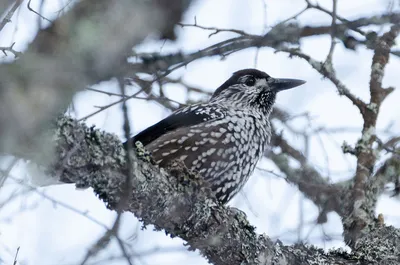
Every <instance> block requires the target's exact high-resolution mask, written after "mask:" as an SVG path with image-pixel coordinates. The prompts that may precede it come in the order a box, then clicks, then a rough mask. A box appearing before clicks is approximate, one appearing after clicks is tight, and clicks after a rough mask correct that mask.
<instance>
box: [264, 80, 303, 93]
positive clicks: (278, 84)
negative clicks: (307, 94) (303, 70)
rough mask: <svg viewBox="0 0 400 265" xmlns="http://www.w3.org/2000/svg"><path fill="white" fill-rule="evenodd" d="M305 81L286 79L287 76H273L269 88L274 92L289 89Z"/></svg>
mask: <svg viewBox="0 0 400 265" xmlns="http://www.w3.org/2000/svg"><path fill="white" fill-rule="evenodd" d="M305 82H306V81H304V80H299V79H288V78H274V79H273V81H272V82H271V88H272V90H273V91H275V92H279V91H282V90H286V89H290V88H293V87H297V86H301V85H302V84H304V83H305Z"/></svg>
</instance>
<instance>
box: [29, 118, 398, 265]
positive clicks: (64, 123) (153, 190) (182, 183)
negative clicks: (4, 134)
mask: <svg viewBox="0 0 400 265" xmlns="http://www.w3.org/2000/svg"><path fill="white" fill-rule="evenodd" d="M55 128H56V129H55V136H54V137H53V139H55V143H56V146H57V147H56V149H55V153H54V160H53V161H54V163H53V164H52V165H51V166H48V173H49V174H51V175H52V176H54V177H56V178H58V179H59V180H62V181H65V182H75V183H76V185H77V186H79V187H92V188H93V189H94V192H95V193H96V194H97V196H98V197H99V198H100V199H102V200H103V201H104V202H105V203H106V204H107V206H108V208H110V209H112V210H113V209H115V207H116V206H117V205H118V203H119V200H120V198H121V193H122V190H123V189H124V187H123V185H124V183H126V181H125V176H126V175H125V174H126V172H127V170H126V169H127V167H126V160H125V157H126V154H125V150H124V149H123V147H122V145H121V142H120V141H119V139H118V138H117V137H116V136H114V135H112V134H109V133H106V132H102V131H100V130H97V129H94V128H88V127H87V126H86V125H85V124H83V123H78V122H76V121H74V120H72V119H70V118H68V117H61V118H60V119H59V120H58V123H57V125H56V126H55ZM143 151H144V150H140V149H139V151H138V153H137V155H132V159H133V161H134V163H133V164H134V165H133V175H132V176H131V183H132V189H131V190H132V193H131V196H130V197H129V201H128V203H124V205H126V207H125V208H124V209H123V210H124V211H128V212H131V213H133V214H134V215H135V216H136V217H138V218H139V220H141V221H142V222H143V224H144V225H148V224H153V225H154V226H155V227H156V229H158V230H165V231H166V232H167V233H168V234H169V235H170V236H171V237H180V238H182V239H183V240H185V241H186V242H187V244H188V247H189V248H190V249H198V250H200V252H201V254H202V255H204V256H205V257H206V258H207V259H208V260H209V261H210V262H211V263H213V264H231V265H234V264H400V249H399V248H398V246H399V244H400V231H399V230H398V229H396V228H394V227H391V226H385V225H384V224H382V223H379V222H377V224H376V225H375V226H374V227H373V228H372V229H371V232H370V233H368V234H366V235H364V236H363V237H362V238H361V239H360V240H359V241H358V242H359V243H358V246H357V249H355V250H354V251H353V252H352V253H345V252H344V251H342V250H334V251H330V252H324V251H323V250H321V249H318V248H315V247H313V246H307V245H303V244H298V245H293V246H285V245H283V244H281V243H280V242H272V241H271V240H270V239H269V238H268V236H267V235H258V234H256V233H255V227H253V226H252V225H251V224H250V223H249V222H248V221H247V219H246V217H245V216H244V215H243V214H242V213H240V212H239V211H237V210H235V209H232V208H229V207H226V206H222V205H219V204H217V203H215V201H214V200H213V199H210V194H209V193H208V190H207V188H204V187H203V186H202V185H201V184H199V182H198V180H196V178H195V177H194V176H191V175H190V174H189V173H188V172H185V170H184V168H182V167H181V166H180V165H179V164H177V165H172V166H171V168H170V169H169V171H168V172H167V171H166V170H164V169H159V168H158V167H157V166H154V165H152V163H151V162H150V160H149V157H148V156H147V155H146V154H145V152H143ZM26 158H29V157H26Z"/></svg>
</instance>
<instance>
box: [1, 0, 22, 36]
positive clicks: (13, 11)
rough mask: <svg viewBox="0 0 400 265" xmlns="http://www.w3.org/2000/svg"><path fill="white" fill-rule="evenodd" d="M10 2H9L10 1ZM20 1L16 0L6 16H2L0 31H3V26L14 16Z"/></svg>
mask: <svg viewBox="0 0 400 265" xmlns="http://www.w3.org/2000/svg"><path fill="white" fill-rule="evenodd" d="M10 2H11V1H10ZM21 3H22V0H16V1H15V2H14V4H13V5H12V6H11V8H10V10H9V11H8V12H7V14H6V15H5V16H4V18H3V19H2V20H1V22H0V31H2V30H3V28H4V26H5V25H6V24H7V23H9V22H11V18H12V16H13V15H14V13H15V11H16V10H17V9H18V7H19V6H20V5H21ZM1 12H2V8H0V16H1V15H2V13H1Z"/></svg>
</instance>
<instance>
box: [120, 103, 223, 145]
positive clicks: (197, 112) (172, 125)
mask: <svg viewBox="0 0 400 265" xmlns="http://www.w3.org/2000/svg"><path fill="white" fill-rule="evenodd" d="M225 113H226V109H225V108H224V107H222V106H220V105H210V104H196V105H192V106H188V107H186V108H183V109H180V110H177V111H176V112H174V113H172V114H171V115H170V116H168V117H167V118H165V119H163V120H161V121H160V122H158V123H156V124H154V125H153V126H150V127H149V128H147V129H145V130H144V131H142V132H140V133H138V134H137V135H135V136H134V137H132V138H131V139H129V140H128V141H126V142H125V143H124V145H126V144H128V143H129V144H132V145H134V144H135V142H137V141H140V142H141V143H142V144H143V145H144V146H146V145H148V144H149V143H151V142H153V141H154V140H156V139H157V138H159V137H160V136H162V135H164V134H165V133H167V132H170V131H173V130H176V129H178V128H183V127H188V126H193V125H197V124H201V123H203V122H207V121H210V120H219V119H222V118H223V117H225Z"/></svg>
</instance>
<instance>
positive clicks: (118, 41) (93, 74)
mask: <svg viewBox="0 0 400 265" xmlns="http://www.w3.org/2000/svg"><path fill="white" fill-rule="evenodd" d="M184 2H185V3H183V1H181V0H174V1H170V2H169V4H168V5H164V4H163V3H162V2H160V1H158V0H153V1H145V2H143V1H130V0H121V1H116V2H115V1H106V0H96V1H94V0H87V1H78V2H77V3H76V4H75V5H74V6H73V7H72V8H71V9H70V10H69V11H67V12H66V13H65V14H64V15H62V16H61V17H60V18H58V19H56V20H55V21H54V22H53V23H52V25H51V26H50V27H48V28H46V29H42V30H40V31H39V32H38V34H37V35H36V37H35V39H34V40H33V42H32V43H31V44H30V45H29V47H28V49H27V51H25V52H24V54H23V55H22V56H20V58H19V59H18V60H17V61H15V62H14V63H11V64H3V65H0V80H1V84H0V152H6V153H14V154H15V153H24V152H29V150H31V151H33V150H34V151H33V152H35V153H48V151H49V150H48V148H49V147H48V146H47V147H46V146H44V145H42V141H45V138H46V137H47V136H45V135H44V134H43V133H44V132H45V131H46V129H47V128H48V127H49V124H50V123H51V121H52V120H54V118H55V117H57V115H59V114H60V113H63V112H64V111H65V110H66V109H67V106H68V105H69V104H70V103H71V100H72V97H73V95H74V94H75V93H76V92H77V91H80V90H83V89H84V88H85V87H87V86H88V85H90V84H93V83H98V82H100V81H102V80H108V79H110V78H112V77H114V76H118V75H119V74H120V73H122V72H124V71H125V69H127V65H128V63H127V61H126V58H127V56H128V55H129V53H130V51H131V49H132V47H133V46H135V45H137V44H139V43H141V42H142V41H143V40H144V39H145V38H146V37H147V36H149V35H152V34H153V35H154V34H157V33H161V34H162V35H168V33H169V32H170V31H171V27H172V28H173V26H174V24H171V21H172V20H176V19H178V20H180V19H181V16H182V13H183V11H184V10H185V9H186V7H187V5H188V4H189V3H190V1H184ZM180 3H182V9H181V12H176V10H177V8H178V5H179V4H180ZM171 12H172V13H171ZM115 14H118V16H116V15H115ZM167 19H171V21H166V20H167ZM164 33H165V34H164ZM15 149H18V150H15Z"/></svg>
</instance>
